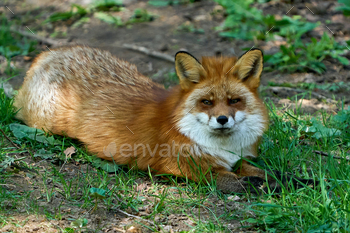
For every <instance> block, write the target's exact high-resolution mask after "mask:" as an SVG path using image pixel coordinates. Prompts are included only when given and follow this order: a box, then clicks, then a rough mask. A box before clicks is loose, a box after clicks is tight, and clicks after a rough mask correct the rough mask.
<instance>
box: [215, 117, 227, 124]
mask: <svg viewBox="0 0 350 233" xmlns="http://www.w3.org/2000/svg"><path fill="white" fill-rule="evenodd" d="M216 121H217V122H219V123H220V124H222V125H224V124H226V123H227V122H228V118H227V117H226V116H219V117H218V118H216Z"/></svg>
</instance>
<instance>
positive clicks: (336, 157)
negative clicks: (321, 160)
mask: <svg viewBox="0 0 350 233" xmlns="http://www.w3.org/2000/svg"><path fill="white" fill-rule="evenodd" d="M312 152H314V153H315V154H318V155H322V156H332V155H330V154H328V153H326V152H323V151H319V150H314V151H312ZM332 157H333V158H335V159H345V160H347V161H350V159H348V158H343V157H339V156H334V155H333V156H332Z"/></svg>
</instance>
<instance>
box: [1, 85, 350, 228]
mask: <svg viewBox="0 0 350 233" xmlns="http://www.w3.org/2000/svg"><path fill="white" fill-rule="evenodd" d="M1 93H3V90H2V89H0V113H1V114H5V113H6V114H10V117H9V118H7V119H6V120H4V121H3V122H2V123H1V129H2V130H3V131H4V132H5V133H6V135H7V136H8V137H10V138H11V139H12V140H13V141H14V142H15V143H16V144H17V145H18V146H20V148H21V149H20V150H18V149H16V148H15V147H14V146H12V145H11V144H10V143H9V142H8V141H7V140H6V139H5V138H4V137H3V135H1V137H0V145H1V146H0V163H4V162H6V161H10V162H9V163H8V165H7V166H6V168H5V169H3V170H2V171H1V173H0V181H1V182H0V183H1V184H14V183H13V181H12V180H13V178H14V177H15V176H16V174H18V173H21V172H22V173H23V172H25V173H26V174H27V175H26V176H27V177H34V176H36V177H37V178H36V179H34V178H32V179H31V181H32V182H33V184H32V186H37V187H39V190H40V192H39V198H38V196H36V197H35V196H34V195H33V190H32V189H31V188H30V187H31V186H30V187H27V190H16V189H14V190H12V191H10V190H9V189H8V188H6V187H5V186H0V216H1V218H0V224H1V225H2V226H5V225H7V224H10V223H13V221H14V220H13V219H11V216H14V215H15V213H19V212H20V210H21V208H23V207H24V205H25V206H26V208H27V211H26V213H27V214H33V213H34V214H36V215H44V216H45V217H46V218H47V219H53V220H59V219H62V218H64V217H65V215H66V214H65V212H64V211H61V209H64V208H67V206H71V207H72V208H73V207H74V208H79V209H82V210H83V212H84V213H85V214H81V215H79V216H78V217H76V218H75V219H71V226H69V227H66V228H65V229H63V230H65V231H67V232H69V231H71V230H74V229H75V230H79V229H80V230H84V229H88V226H89V224H90V222H89V221H88V218H86V216H87V215H89V214H90V213H92V212H93V211H101V209H102V210H103V211H105V212H106V213H107V212H108V211H113V210H114V211H117V209H120V210H122V211H127V212H129V213H135V214H137V212H138V211H139V210H140V209H142V208H145V206H147V208H150V212H149V213H150V214H148V215H146V216H144V219H147V220H148V221H151V222H152V223H153V224H148V228H151V229H153V230H157V227H159V225H160V223H159V217H160V216H169V215H171V214H185V215H187V216H188V217H189V218H190V219H191V221H192V222H193V223H194V224H193V225H192V226H191V228H192V229H193V230H194V231H203V232H225V231H229V230H228V228H227V222H229V221H233V220H235V221H239V222H240V223H241V225H242V226H241V230H244V229H249V230H258V231H268V232H307V231H309V232H323V231H330V232H346V231H349V230H350V202H349V200H350V199H349V195H348V193H349V190H350V182H349V181H348V177H349V176H350V166H349V162H348V161H347V160H346V159H345V158H347V157H349V156H350V155H349V153H348V151H349V150H350V130H349V122H350V109H342V110H341V111H339V112H338V113H337V114H336V115H330V114H326V113H322V114H319V115H317V116H308V115H301V114H300V113H299V111H298V110H296V111H287V112H282V111H280V110H279V109H277V108H276V107H275V106H274V105H273V104H272V103H269V104H268V106H269V107H270V121H271V125H270V129H269V131H268V132H267V133H266V134H265V135H264V138H263V140H262V143H261V146H260V154H261V155H262V156H261V158H260V160H259V161H258V162H257V165H261V166H263V167H265V168H266V167H269V168H272V169H276V170H279V171H281V172H289V173H290V174H293V175H294V176H298V177H303V178H312V179H315V180H318V181H319V182H320V185H319V187H317V188H316V189H313V188H310V187H307V186H306V187H304V188H301V189H297V190H295V189H294V188H293V187H288V188H287V187H283V188H282V193H280V194H273V193H266V194H265V195H262V196H260V197H258V198H256V197H253V196H246V195H243V196H241V195H239V196H240V197H241V198H242V199H245V198H246V200H247V201H243V202H242V201H238V202H232V201H230V200H229V198H230V197H232V196H231V195H227V194H222V193H221V192H220V191H218V190H216V188H215V183H211V184H209V185H208V184H206V182H202V183H200V184H198V183H195V182H192V181H189V180H186V179H178V178H175V177H172V176H168V178H169V180H164V179H159V178H157V181H155V180H154V179H155V178H156V177H157V176H153V177H152V176H151V175H150V173H145V172H139V171H137V170H128V169H127V168H126V167H124V166H121V167H120V166H118V169H115V171H114V172H112V173H109V172H107V171H105V170H104V169H102V167H101V166H100V167H96V166H94V162H93V159H92V158H93V157H92V156H90V155H89V154H88V153H87V152H86V150H85V149H84V148H83V147H82V146H81V145H79V144H78V142H76V141H73V140H71V139H68V138H64V137H60V136H50V137H53V138H52V139H47V140H46V143H45V141H44V142H43V141H42V140H43V139H42V138H41V137H37V138H34V139H33V138H31V136H25V137H23V138H16V137H14V134H13V131H11V126H10V125H11V124H13V123H16V120H14V119H13V108H12V100H11V99H9V98H7V97H5V96H4V95H3V94H1ZM1 119H3V118H1ZM50 141H51V142H56V143H59V145H56V144H55V143H51V144H50V143H49V142H50ZM71 146H73V147H75V148H76V149H77V150H76V153H75V154H74V155H73V156H72V158H68V160H67V161H66V159H67V158H66V157H65V154H64V153H63V152H64V150H65V149H66V148H68V147H71ZM42 149H45V150H46V151H51V155H50V156H48V157H46V158H45V159H43V158H42V157H40V156H37V157H35V154H36V153H38V151H40V150H42ZM316 150H317V151H322V152H325V153H327V154H329V156H320V155H318V154H315V152H314V151H316ZM19 151H22V152H24V153H25V154H18V153H17V154H16V153H11V154H8V153H9V152H19ZM333 155H334V156H337V158H333V157H332V156H333ZM22 157H24V158H25V159H21V160H17V159H19V158H22ZM338 157H341V158H343V159H338ZM41 161H44V162H45V163H46V165H45V166H42V167H41V168H38V167H37V166H33V165H32V164H34V163H40V162H41ZM65 161H66V162H65ZM77 161H79V163H82V164H85V165H84V166H86V170H80V171H79V170H78V171H76V172H75V173H74V174H76V175H72V174H71V173H69V172H67V171H66V170H64V168H65V167H67V166H68V167H70V166H74V163H76V162H77ZM89 161H90V162H89ZM75 169H77V168H75ZM138 179H144V180H149V182H150V185H149V190H148V191H147V193H142V192H138V191H136V188H137V187H138V185H137V183H136V180H138ZM183 183H184V184H183ZM213 197H215V198H214V199H213ZM57 198H60V200H61V202H62V203H61V204H60V205H58V206H55V208H50V207H49V205H43V204H42V203H51V202H55V200H57ZM9 203H11V204H9ZM218 203H222V204H221V205H222V206H223V207H222V208H220V207H217V205H218ZM234 203H235V204H240V205H242V207H241V208H238V209H237V208H232V205H233V204H234ZM220 209H222V210H225V211H222V212H221V213H216V212H217V211H218V210H220ZM202 212H206V214H204V213H202ZM219 212H220V211H219ZM9 213H11V214H9ZM252 213H254V215H252ZM203 219H204V220H203ZM140 222H141V223H142V221H141V220H140ZM142 224H145V223H142ZM146 225H147V224H146ZM101 227H102V226H101Z"/></svg>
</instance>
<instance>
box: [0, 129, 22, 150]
mask: <svg viewBox="0 0 350 233" xmlns="http://www.w3.org/2000/svg"><path fill="white" fill-rule="evenodd" d="M0 131H1V133H2V134H3V135H4V136H5V138H6V139H7V140H9V142H11V144H12V145H13V146H14V147H16V148H17V149H21V147H19V146H17V144H15V143H14V142H13V141H12V140H11V139H10V138H9V137H7V136H6V134H5V132H4V131H3V130H2V129H1V128H0Z"/></svg>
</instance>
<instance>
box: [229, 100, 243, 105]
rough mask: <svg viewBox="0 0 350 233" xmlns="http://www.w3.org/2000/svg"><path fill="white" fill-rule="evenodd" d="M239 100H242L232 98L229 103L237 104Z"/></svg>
mask: <svg viewBox="0 0 350 233" xmlns="http://www.w3.org/2000/svg"><path fill="white" fill-rule="evenodd" d="M239 101H241V100H240V99H230V100H229V103H230V104H236V103H238V102H239Z"/></svg>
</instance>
